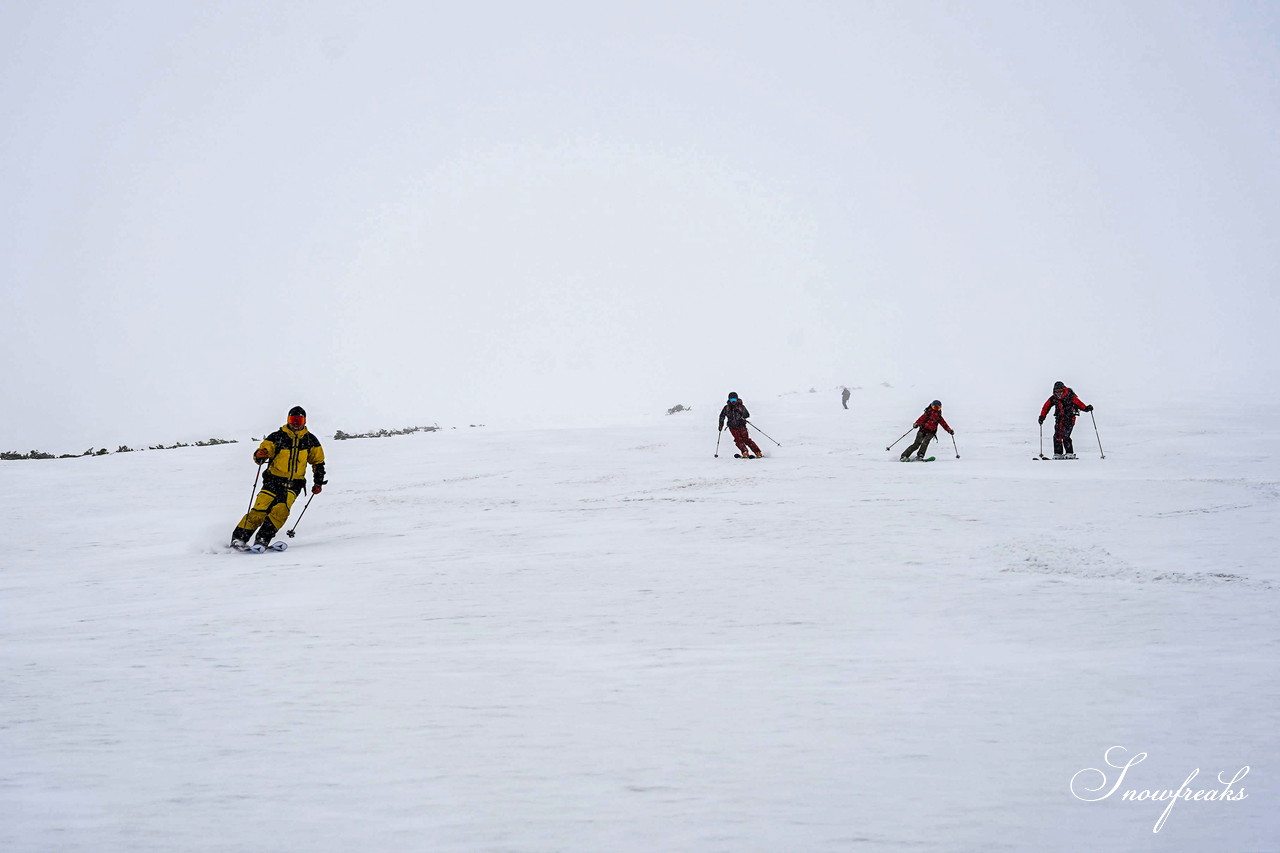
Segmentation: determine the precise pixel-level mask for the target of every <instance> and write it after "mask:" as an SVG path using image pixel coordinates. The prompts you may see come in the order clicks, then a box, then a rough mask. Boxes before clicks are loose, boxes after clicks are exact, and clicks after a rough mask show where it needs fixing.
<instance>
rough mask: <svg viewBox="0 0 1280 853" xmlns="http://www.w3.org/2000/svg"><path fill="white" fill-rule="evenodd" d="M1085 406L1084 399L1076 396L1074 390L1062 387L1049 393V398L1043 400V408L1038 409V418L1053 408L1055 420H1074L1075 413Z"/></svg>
mask: <svg viewBox="0 0 1280 853" xmlns="http://www.w3.org/2000/svg"><path fill="white" fill-rule="evenodd" d="M1084 407H1085V402H1084V400H1081V399H1080V398H1079V397H1077V396H1076V392H1075V391H1072V390H1071V389H1070V388H1063V389H1062V390H1061V391H1055V392H1054V393H1053V394H1050V395H1049V399H1048V400H1045V401H1044V408H1042V409H1041V410H1040V419H1041V420H1043V419H1044V416H1045V415H1047V414H1049V409H1051V408H1052V409H1053V419H1054V420H1056V421H1063V420H1066V421H1074V420H1075V419H1076V415H1078V414H1080V410H1081V409H1083V408H1084Z"/></svg>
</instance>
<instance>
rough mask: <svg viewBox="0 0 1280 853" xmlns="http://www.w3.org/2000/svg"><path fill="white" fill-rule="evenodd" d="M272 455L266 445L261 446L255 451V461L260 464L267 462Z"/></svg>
mask: <svg viewBox="0 0 1280 853" xmlns="http://www.w3.org/2000/svg"><path fill="white" fill-rule="evenodd" d="M270 456H271V454H270V453H268V452H267V449H266V448H265V447H259V448H258V449H257V450H255V451H253V461H254V462H257V463H258V464H259V465H261V464H262V463H263V462H266V461H267V459H268V458H270Z"/></svg>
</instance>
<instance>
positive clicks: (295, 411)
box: [289, 406, 307, 418]
mask: <svg viewBox="0 0 1280 853" xmlns="http://www.w3.org/2000/svg"><path fill="white" fill-rule="evenodd" d="M306 416H307V410H306V409H304V408H302V407H301V406H294V407H293V408H292V409H290V410H289V417H291V418H305V417H306Z"/></svg>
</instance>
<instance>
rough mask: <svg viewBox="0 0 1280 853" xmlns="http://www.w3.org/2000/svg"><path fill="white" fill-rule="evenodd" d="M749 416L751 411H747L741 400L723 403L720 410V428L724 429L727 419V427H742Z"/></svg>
mask: <svg viewBox="0 0 1280 853" xmlns="http://www.w3.org/2000/svg"><path fill="white" fill-rule="evenodd" d="M749 417H751V413H750V412H748V411H747V407H746V405H745V404H744V403H743V402H742V401H741V400H739V401H738V402H736V403H725V404H724V408H723V409H721V410H720V429H724V422H725V421H726V420H728V421H729V429H737V428H738V427H744V426H746V425H747V418H749Z"/></svg>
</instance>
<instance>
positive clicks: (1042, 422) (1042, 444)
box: [1039, 421, 1044, 459]
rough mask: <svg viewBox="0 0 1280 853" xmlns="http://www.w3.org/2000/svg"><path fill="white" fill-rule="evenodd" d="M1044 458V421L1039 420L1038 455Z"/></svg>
mask: <svg viewBox="0 0 1280 853" xmlns="http://www.w3.org/2000/svg"><path fill="white" fill-rule="evenodd" d="M1039 458H1041V459H1043V458H1044V421H1040V457H1039Z"/></svg>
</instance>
